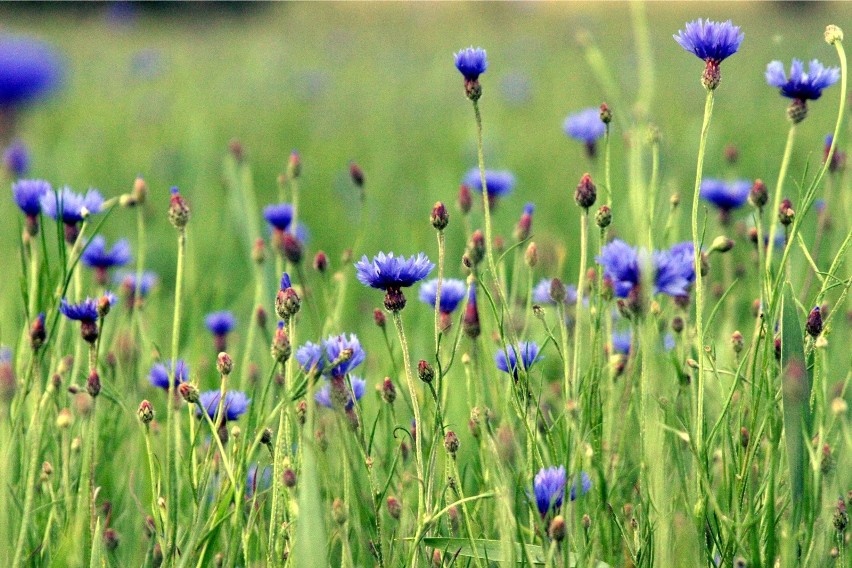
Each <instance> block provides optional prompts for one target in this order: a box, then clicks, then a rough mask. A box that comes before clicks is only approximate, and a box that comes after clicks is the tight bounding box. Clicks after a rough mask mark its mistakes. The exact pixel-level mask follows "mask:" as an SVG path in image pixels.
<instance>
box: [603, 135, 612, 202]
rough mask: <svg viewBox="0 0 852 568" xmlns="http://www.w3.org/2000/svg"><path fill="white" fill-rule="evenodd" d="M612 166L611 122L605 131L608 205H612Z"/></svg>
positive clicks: (605, 172)
mask: <svg viewBox="0 0 852 568" xmlns="http://www.w3.org/2000/svg"><path fill="white" fill-rule="evenodd" d="M611 170H612V168H611V167H610V132H609V123H607V124H606V130H605V132H604V183H605V184H606V187H605V188H604V189H605V190H606V199H605V200H604V201H605V202H606V204H607V206H608V207H612V177H611V175H610V172H611Z"/></svg>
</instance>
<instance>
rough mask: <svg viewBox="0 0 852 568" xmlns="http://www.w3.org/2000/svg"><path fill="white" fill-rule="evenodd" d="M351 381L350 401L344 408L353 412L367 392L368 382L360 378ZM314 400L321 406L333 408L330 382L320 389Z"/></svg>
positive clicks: (352, 378)
mask: <svg viewBox="0 0 852 568" xmlns="http://www.w3.org/2000/svg"><path fill="white" fill-rule="evenodd" d="M349 381H350V384H351V385H352V392H351V393H350V394H349V398H348V401H347V402H346V404H345V406H344V409H345V410H351V409H352V407H353V406H355V402H356V401H359V400H361V397H363V396H364V392H366V390H367V381H365V380H364V379H362V378H360V377H350V379H349ZM347 390H348V389H347ZM353 394H354V395H355V400H352V395H353ZM314 400H316V401H317V404H319V405H320V406H324V407H326V408H333V406H334V405H333V403H332V400H331V384H330V383H329V382H325V384H323V386H322V387H320V389H319V390H318V391H317V393H316V394H315V395H314Z"/></svg>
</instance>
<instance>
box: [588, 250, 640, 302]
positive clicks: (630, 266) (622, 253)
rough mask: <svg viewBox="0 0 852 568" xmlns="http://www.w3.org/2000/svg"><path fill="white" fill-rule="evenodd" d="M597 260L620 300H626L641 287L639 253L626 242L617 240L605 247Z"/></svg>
mask: <svg viewBox="0 0 852 568" xmlns="http://www.w3.org/2000/svg"><path fill="white" fill-rule="evenodd" d="M595 260H596V261H597V263H598V264H600V265H601V266H603V269H604V278H606V279H608V280H609V281H610V282H612V288H613V291H614V292H615V295H616V296H618V297H619V298H626V297H627V296H628V295H629V294H630V291H631V290H633V288H634V287H636V286H638V285H639V253H638V251H637V250H636V249H635V248H634V247H631V246H630V245H628V244H627V243H625V242H624V241H622V240H620V239H615V240H613V241H612V242H611V243H608V244H606V245H604V247H603V248H602V249H601V254H600V255H599V256H597V257H595Z"/></svg>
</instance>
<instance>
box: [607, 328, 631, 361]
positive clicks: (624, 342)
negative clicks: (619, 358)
mask: <svg viewBox="0 0 852 568" xmlns="http://www.w3.org/2000/svg"><path fill="white" fill-rule="evenodd" d="M632 341H633V334H632V333H631V332H630V330H627V331H613V332H612V350H613V351H614V352H616V353H620V354H621V355H629V354H630V344H631V342H632Z"/></svg>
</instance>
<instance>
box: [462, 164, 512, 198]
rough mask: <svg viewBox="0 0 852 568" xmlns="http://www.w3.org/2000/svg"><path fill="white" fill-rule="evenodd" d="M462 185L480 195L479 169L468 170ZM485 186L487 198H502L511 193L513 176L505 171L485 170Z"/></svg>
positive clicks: (480, 179)
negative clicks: (486, 187)
mask: <svg viewBox="0 0 852 568" xmlns="http://www.w3.org/2000/svg"><path fill="white" fill-rule="evenodd" d="M462 183H463V184H464V185H466V186H467V187H469V188H471V189H475V190H476V191H478V192H479V193H482V176H480V175H479V168H471V169H469V170H468V172H467V173H466V174H465V176H464V179H463V180H462ZM485 184H486V185H487V186H488V195H489V197H504V196H506V195H509V194H510V193H512V189H514V187H515V176H514V175H512V172H510V171H507V170H485Z"/></svg>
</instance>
